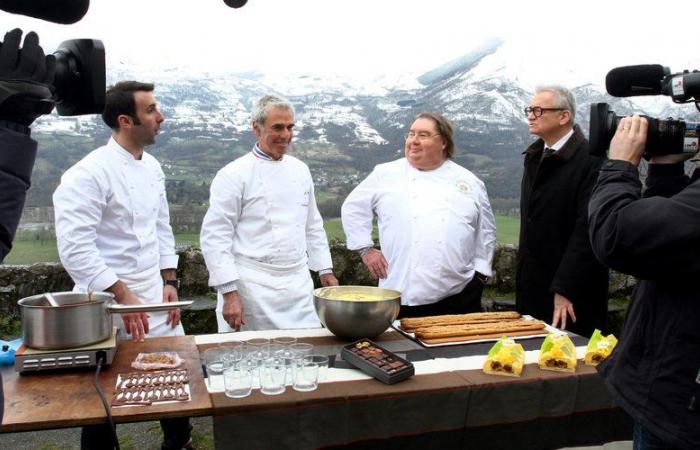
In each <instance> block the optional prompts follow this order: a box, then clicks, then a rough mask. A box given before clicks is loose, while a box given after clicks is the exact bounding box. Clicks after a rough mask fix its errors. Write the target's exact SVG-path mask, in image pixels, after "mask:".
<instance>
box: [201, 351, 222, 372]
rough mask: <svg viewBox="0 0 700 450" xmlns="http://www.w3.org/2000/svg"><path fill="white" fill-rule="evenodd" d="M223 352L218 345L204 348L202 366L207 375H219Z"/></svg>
mask: <svg viewBox="0 0 700 450" xmlns="http://www.w3.org/2000/svg"><path fill="white" fill-rule="evenodd" d="M223 355H224V352H222V351H221V349H220V348H219V347H212V348H208V349H206V350H204V353H202V359H204V366H205V367H206V368H207V376H212V375H221V373H222V372H223V371H224V360H223Z"/></svg>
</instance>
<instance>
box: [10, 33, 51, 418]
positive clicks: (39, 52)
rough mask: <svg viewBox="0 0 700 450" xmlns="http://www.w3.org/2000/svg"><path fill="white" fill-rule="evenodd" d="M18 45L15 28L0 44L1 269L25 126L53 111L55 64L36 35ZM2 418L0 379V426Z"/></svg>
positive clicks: (23, 161) (15, 218)
mask: <svg viewBox="0 0 700 450" xmlns="http://www.w3.org/2000/svg"><path fill="white" fill-rule="evenodd" d="M21 39H22V31H21V30H20V29H19V28H16V29H14V30H12V31H9V32H7V33H6V34H5V38H4V39H3V42H0V264H1V263H2V262H3V260H4V259H5V256H6V255H7V254H8V253H9V252H10V249H11V248H12V240H13V239H14V237H15V232H16V231H17V226H18V225H19V219H20V216H21V215H22V209H23V208H24V199H25V197H26V196H27V189H29V184H30V178H31V174H32V167H33V166H34V159H35V158H36V141H34V140H33V139H32V138H31V137H30V129H29V125H31V123H32V122H33V121H34V119H36V118H37V117H39V116H41V115H42V114H48V113H49V112H51V109H53V101H52V100H51V90H50V89H49V84H50V83H52V82H53V78H54V73H55V69H56V63H55V59H54V57H53V56H52V55H50V56H48V57H45V56H44V51H43V49H42V48H41V47H40V46H39V37H38V36H37V35H36V33H34V32H30V33H28V34H27V36H26V37H25V39H24V46H23V47H22V49H21V50H20V41H21ZM3 413H4V396H3V388H2V377H0V423H2V417H3Z"/></svg>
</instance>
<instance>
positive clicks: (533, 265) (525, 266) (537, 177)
mask: <svg viewBox="0 0 700 450" xmlns="http://www.w3.org/2000/svg"><path fill="white" fill-rule="evenodd" d="M525 113H526V114H527V119H528V122H529V125H530V133H532V134H535V135H537V136H539V137H540V139H538V140H537V141H535V142H534V143H533V144H532V145H530V146H529V147H528V148H527V149H526V150H525V152H524V155H525V167H524V171H523V180H522V186H521V193H520V245H519V251H518V264H517V274H516V305H517V309H518V311H519V312H520V313H522V314H529V315H532V316H533V317H536V318H538V319H541V320H544V321H546V322H551V323H552V325H553V326H555V327H559V328H561V329H567V330H570V331H573V332H574V333H578V334H580V335H583V336H590V335H591V333H592V332H593V330H594V329H595V328H599V329H601V330H603V331H605V323H606V316H607V300H608V270H607V269H606V268H605V267H603V266H602V265H601V264H600V263H599V262H598V261H597V260H596V258H595V256H594V255H593V252H592V250H591V245H590V242H589V240H588V227H587V225H588V222H587V214H588V209H587V207H588V199H589V197H590V192H591V188H592V186H593V184H594V183H595V180H596V177H597V175H598V169H599V168H600V165H601V164H602V158H599V157H595V156H591V155H589V154H588V141H587V140H586V138H585V137H584V136H583V133H582V132H581V129H580V127H579V126H578V125H574V117H575V114H576V102H575V99H574V96H573V94H572V93H571V91H569V90H568V89H566V88H563V87H560V86H548V87H541V88H538V89H537V91H536V93H535V96H534V97H533V99H532V101H531V103H530V106H529V107H528V108H525ZM545 149H546V150H545Z"/></svg>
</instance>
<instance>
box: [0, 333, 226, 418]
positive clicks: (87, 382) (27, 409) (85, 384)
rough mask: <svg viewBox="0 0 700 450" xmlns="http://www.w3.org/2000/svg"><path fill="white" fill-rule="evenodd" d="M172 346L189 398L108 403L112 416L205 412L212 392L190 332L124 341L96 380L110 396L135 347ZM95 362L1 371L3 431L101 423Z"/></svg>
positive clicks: (161, 348) (138, 349) (208, 410)
mask: <svg viewBox="0 0 700 450" xmlns="http://www.w3.org/2000/svg"><path fill="white" fill-rule="evenodd" d="M154 351H173V352H177V353H178V354H179V355H180V356H181V357H182V358H183V359H184V360H185V363H184V367H185V368H187V373H188V376H189V379H190V391H191V397H192V400H191V401H189V402H177V403H166V404H154V405H151V406H130V407H119V408H112V416H113V417H114V420H115V422H117V423H121V422H140V421H147V420H155V419H163V418H168V417H183V416H189V417H194V416H209V415H211V414H212V413H213V408H212V403H211V398H210V396H209V393H208V392H207V390H206V387H205V385H204V379H203V374H202V368H201V364H200V360H199V351H198V350H197V346H196V345H195V342H194V337H193V336H182V337H168V338H154V339H148V340H146V341H145V342H142V343H137V344H135V343H133V342H123V343H121V344H120V345H119V348H118V350H117V353H116V355H115V357H114V361H113V362H112V365H110V366H109V367H107V368H105V369H103V370H102V373H101V374H100V379H99V383H100V386H101V387H102V390H103V391H104V392H105V395H106V396H107V401H109V402H111V397H112V392H113V390H114V386H115V384H116V380H117V374H119V373H128V372H133V369H132V368H131V362H132V361H133V360H134V358H136V355H137V354H138V353H139V352H154ZM94 370H95V369H94V368H92V369H79V370H75V371H74V370H69V371H55V372H53V373H45V372H35V373H27V374H24V375H19V374H18V373H17V372H15V371H14V369H13V368H12V367H10V368H4V369H3V371H2V377H3V385H4V391H5V416H4V418H3V421H2V431H3V432H15V431H29V430H40V429H50V428H64V427H75V426H81V425H89V424H96V423H104V422H105V420H106V415H105V411H104V408H103V406H102V402H101V401H100V397H99V396H98V394H97V391H96V390H95V388H94V387H93V385H92V379H93V375H94Z"/></svg>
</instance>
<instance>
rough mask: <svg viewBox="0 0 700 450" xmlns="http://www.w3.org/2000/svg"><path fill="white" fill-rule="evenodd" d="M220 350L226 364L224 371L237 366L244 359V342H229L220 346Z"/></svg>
mask: <svg viewBox="0 0 700 450" xmlns="http://www.w3.org/2000/svg"><path fill="white" fill-rule="evenodd" d="M219 349H220V350H221V352H222V357H221V359H222V361H223V363H224V370H226V369H228V368H229V367H231V366H235V365H236V364H238V363H239V362H240V361H241V360H242V359H243V355H244V351H243V343H242V342H227V343H223V344H219Z"/></svg>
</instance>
